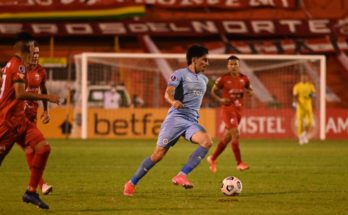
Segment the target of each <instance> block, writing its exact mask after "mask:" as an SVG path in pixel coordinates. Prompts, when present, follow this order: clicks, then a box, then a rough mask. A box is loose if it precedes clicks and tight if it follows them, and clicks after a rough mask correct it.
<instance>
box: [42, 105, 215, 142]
mask: <svg viewBox="0 0 348 215" xmlns="http://www.w3.org/2000/svg"><path fill="white" fill-rule="evenodd" d="M167 111H168V109H167V108H156V109H152V108H144V109H143V108H141V109H137V108H120V109H108V110H105V109H102V108H90V109H89V110H88V119H87V121H88V138H96V139H99V138H103V139H104V138H106V139H130V138H131V139H153V138H157V135H158V133H159V130H160V127H161V123H162V121H163V120H164V119H165V117H166V115H167ZM41 113H42V110H39V114H41ZM50 115H51V122H50V123H49V124H47V125H43V124H41V122H38V127H39V128H40V129H41V131H42V132H43V133H44V135H45V137H46V138H66V137H71V138H79V137H80V135H79V134H80V131H81V128H80V122H81V119H80V117H79V115H76V114H74V113H73V109H68V108H52V109H50ZM200 116H201V117H200V120H199V123H200V124H201V125H203V126H204V127H205V128H206V129H207V130H208V132H209V134H210V135H212V136H213V135H214V134H215V122H216V119H215V118H216V110H215V109H203V110H201V113H200ZM38 121H40V120H38Z"/></svg>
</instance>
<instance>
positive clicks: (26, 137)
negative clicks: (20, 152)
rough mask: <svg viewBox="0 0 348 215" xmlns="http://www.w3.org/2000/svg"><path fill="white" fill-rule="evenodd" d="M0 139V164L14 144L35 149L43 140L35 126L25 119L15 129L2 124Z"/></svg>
mask: <svg viewBox="0 0 348 215" xmlns="http://www.w3.org/2000/svg"><path fill="white" fill-rule="evenodd" d="M0 137H1V138H0V164H1V162H2V160H3V159H4V158H5V157H6V155H7V154H8V153H9V151H10V150H11V149H12V146H13V144H14V143H15V142H18V143H19V145H20V146H21V147H22V148H25V147H26V146H31V147H35V146H36V145H37V144H38V143H40V142H42V141H44V140H45V137H44V136H43V134H42V133H41V131H40V130H39V129H38V128H37V127H36V125H35V124H34V123H32V122H30V121H29V120H28V119H26V118H25V119H24V120H22V122H21V123H20V124H19V125H17V126H16V127H8V126H6V125H4V124H2V125H1V126H0Z"/></svg>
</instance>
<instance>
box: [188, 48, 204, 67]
mask: <svg viewBox="0 0 348 215" xmlns="http://www.w3.org/2000/svg"><path fill="white" fill-rule="evenodd" d="M206 54H208V49H207V48H205V47H203V46H200V45H193V46H191V47H190V48H189V49H188V50H187V52H186V61H187V65H190V64H191V63H192V58H194V57H202V56H203V55H206Z"/></svg>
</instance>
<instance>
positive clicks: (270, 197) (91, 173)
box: [0, 140, 348, 215]
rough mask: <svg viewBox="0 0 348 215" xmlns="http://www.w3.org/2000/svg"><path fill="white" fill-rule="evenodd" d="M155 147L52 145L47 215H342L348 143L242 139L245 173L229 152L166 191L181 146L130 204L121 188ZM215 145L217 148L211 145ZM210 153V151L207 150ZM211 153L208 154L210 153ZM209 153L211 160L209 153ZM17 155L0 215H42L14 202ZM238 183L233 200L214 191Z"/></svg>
mask: <svg viewBox="0 0 348 215" xmlns="http://www.w3.org/2000/svg"><path fill="white" fill-rule="evenodd" d="M154 142H155V141H134V140H128V141H110V140H109V141H107V140H88V141H81V140H69V141H66V140H51V141H50V143H51V145H52V149H53V151H52V154H51V157H50V159H49V163H48V167H47V169H46V173H45V178H46V179H47V181H48V182H49V183H50V184H52V185H53V186H54V191H53V193H52V194H50V195H48V196H43V197H42V198H43V200H44V201H45V202H46V203H48V204H49V205H50V210H49V211H45V212H44V213H47V214H149V215H158V214H176V215H177V214H199V215H203V214H209V215H212V214H213V215H215V214H233V215H239V214H241V215H249V214H250V215H251V214H255V215H258V214H265V215H271V214H273V215H287V214H289V215H290V214H291V215H293V214H301V215H306V214H308V215H324V214H327V215H340V214H342V215H343V214H348V212H347V211H348V206H347V205H348V179H347V178H348V166H347V164H348V142H345V141H326V142H319V141H318V142H315V141H313V142H311V143H310V144H308V145H304V146H299V145H298V144H297V143H296V142H295V141H290V140H289V141H271V140H243V141H242V143H241V149H242V156H243V158H244V160H245V162H247V163H248V164H249V165H250V167H251V169H250V170H248V171H246V172H238V171H237V170H236V169H235V163H234V160H233V156H232V153H231V149H230V148H229V147H228V148H227V149H226V151H225V152H224V153H223V154H222V156H221V157H220V158H219V160H218V171H217V173H216V174H211V173H210V172H209V169H208V164H207V162H206V161H205V160H203V161H202V163H201V165H200V166H199V167H198V168H197V169H196V170H195V171H194V172H192V174H191V175H190V176H189V178H190V180H191V181H192V182H193V183H194V185H195V187H194V189H191V190H185V189H183V188H181V187H178V186H174V185H172V184H171V178H172V177H173V176H174V175H175V174H176V173H177V172H178V171H179V170H180V169H181V167H182V166H183V165H184V163H185V162H186V160H187V158H188V156H189V155H190V154H191V152H192V151H193V150H194V149H195V147H196V146H195V145H192V144H189V143H187V142H185V141H180V142H179V143H177V145H176V146H175V147H173V148H172V149H171V150H170V151H169V153H168V154H167V156H166V157H165V158H164V159H163V160H162V161H161V162H160V163H159V164H158V165H157V166H155V167H154V168H153V169H152V170H151V171H150V172H149V174H148V175H147V176H146V177H145V178H143V180H142V181H140V183H139V184H138V186H137V192H136V194H135V195H134V196H133V197H124V196H123V195H122V191H123V184H124V182H126V181H127V180H128V179H129V178H130V177H131V176H132V174H133V173H134V172H135V170H136V169H137V168H138V165H139V164H140V162H141V161H142V160H143V159H144V158H145V157H146V156H148V155H149V154H150V153H151V152H152V150H153V149H154V146H155V143H154ZM215 142H216V141H215ZM214 148H215V146H214ZM211 152H212V151H211ZM211 152H210V153H211ZM28 175H29V173H28V170H27V166H26V163H25V158H24V154H23V152H22V151H21V150H20V149H19V147H17V146H15V147H14V149H12V151H11V152H10V154H9V155H8V157H7V158H6V159H5V161H4V162H3V165H2V166H1V168H0V214H4V215H5V214H6V215H13V214H43V211H41V210H39V209H37V208H35V207H34V206H32V205H28V204H26V203H23V202H21V197H22V194H23V193H24V191H25V189H26V185H27V183H28ZM227 176H237V177H238V178H240V179H241V180H242V182H243V192H242V194H241V196H238V197H227V196H224V195H223V194H222V193H221V192H220V189H219V188H220V181H221V180H222V179H223V178H225V177H227Z"/></svg>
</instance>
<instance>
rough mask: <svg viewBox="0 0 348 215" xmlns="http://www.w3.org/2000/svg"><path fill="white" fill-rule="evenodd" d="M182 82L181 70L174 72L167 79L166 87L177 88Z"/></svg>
mask: <svg viewBox="0 0 348 215" xmlns="http://www.w3.org/2000/svg"><path fill="white" fill-rule="evenodd" d="M181 80H182V72H181V70H177V71H175V72H174V73H173V74H172V75H171V76H170V78H169V81H168V86H172V87H177V86H179V84H180V82H181Z"/></svg>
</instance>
